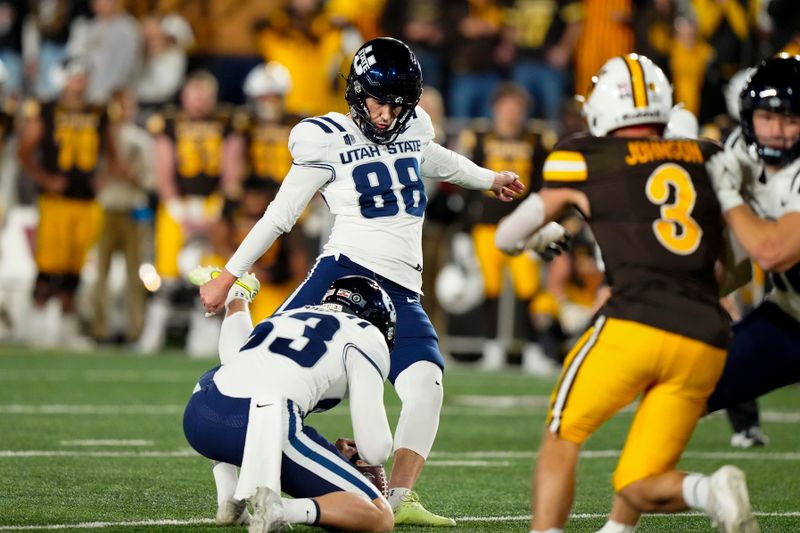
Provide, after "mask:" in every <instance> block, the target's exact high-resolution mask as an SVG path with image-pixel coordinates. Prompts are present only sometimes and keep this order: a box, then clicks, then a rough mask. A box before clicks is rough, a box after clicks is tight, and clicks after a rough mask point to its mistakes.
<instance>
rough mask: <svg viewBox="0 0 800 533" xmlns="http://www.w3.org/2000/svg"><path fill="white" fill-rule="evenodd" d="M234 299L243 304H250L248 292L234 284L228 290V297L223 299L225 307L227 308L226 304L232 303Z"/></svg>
mask: <svg viewBox="0 0 800 533" xmlns="http://www.w3.org/2000/svg"><path fill="white" fill-rule="evenodd" d="M236 298H241V299H242V300H244V301H245V302H247V303H250V300H251V298H250V292H248V291H247V290H245V289H244V288H243V287H240V286H239V285H237V284H236V283H234V284H233V285H231V288H230V289H228V297H227V298H225V307H226V308H227V307H228V304H229V303H231V302H232V301H234V300H235V299H236Z"/></svg>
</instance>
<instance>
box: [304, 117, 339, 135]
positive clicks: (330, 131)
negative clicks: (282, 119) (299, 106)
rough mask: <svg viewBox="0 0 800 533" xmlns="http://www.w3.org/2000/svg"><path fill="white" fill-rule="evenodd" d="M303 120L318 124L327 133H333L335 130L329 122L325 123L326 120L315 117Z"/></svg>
mask: <svg viewBox="0 0 800 533" xmlns="http://www.w3.org/2000/svg"><path fill="white" fill-rule="evenodd" d="M301 122H310V123H312V124H316V125H317V126H319V127H320V128H322V131H324V132H325V133H333V130H332V129H330V128H329V127H328V125H327V124H325V123H324V122H320V121H319V120H317V119H315V118H307V119H305V120H302V121H301Z"/></svg>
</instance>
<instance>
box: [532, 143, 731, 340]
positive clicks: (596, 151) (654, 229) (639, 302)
mask: <svg viewBox="0 0 800 533" xmlns="http://www.w3.org/2000/svg"><path fill="white" fill-rule="evenodd" d="M720 149H721V147H720V146H719V145H717V144H715V143H712V142H709V141H694V140H662V139H644V138H634V139H630V138H617V137H573V138H571V139H567V140H566V141H564V142H562V143H560V144H559V145H558V146H556V149H555V151H554V152H553V153H552V154H550V156H549V157H548V158H547V161H546V162H545V165H544V171H543V176H544V185H545V187H552V188H558V187H568V188H572V189H577V190H580V191H582V192H583V193H584V194H586V196H587V197H588V199H589V204H590V209H591V216H590V217H588V222H589V225H590V226H591V228H592V231H593V233H594V235H595V238H596V240H597V243H598V244H599V246H600V250H601V252H602V254H603V260H604V262H605V265H606V272H607V274H608V277H609V279H610V281H611V287H612V297H611V299H610V300H609V301H608V303H607V304H606V306H605V307H604V309H603V310H602V311H601V312H602V313H603V314H605V315H606V316H610V317H615V318H621V319H625V320H634V321H637V322H640V323H643V324H647V325H650V326H654V327H657V328H660V329H663V330H667V331H671V332H673V333H677V334H680V335H683V336H686V337H690V338H693V339H697V340H700V341H703V342H706V343H708V344H711V345H714V346H718V347H723V348H724V347H726V346H727V343H728V339H729V336H730V331H729V325H728V323H729V320H728V317H727V315H726V314H725V312H724V311H723V310H722V308H721V307H720V306H719V299H718V293H719V291H718V287H717V284H716V281H715V279H714V263H715V261H716V259H717V257H718V256H719V254H720V249H721V246H722V229H723V226H722V224H723V223H722V217H721V214H720V208H719V204H718V203H717V198H716V195H715V194H714V190H713V188H712V186H711V183H710V181H709V178H708V175H707V174H706V170H705V164H704V163H705V161H706V160H707V159H708V158H709V157H711V156H712V155H713V154H714V153H716V152H718V151H719V150H720Z"/></svg>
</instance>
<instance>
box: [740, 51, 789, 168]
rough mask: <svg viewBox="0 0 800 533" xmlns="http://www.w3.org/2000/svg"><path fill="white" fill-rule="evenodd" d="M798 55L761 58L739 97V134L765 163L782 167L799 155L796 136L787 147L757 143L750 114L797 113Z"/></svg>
mask: <svg viewBox="0 0 800 533" xmlns="http://www.w3.org/2000/svg"><path fill="white" fill-rule="evenodd" d="M798 79H800V56H790V55H788V54H781V55H779V56H776V57H772V58H770V59H767V60H766V61H764V62H762V63H761V65H759V66H758V68H757V69H756V70H755V72H753V73H752V75H751V77H750V79H749V80H747V82H746V83H745V86H744V89H742V92H741V95H740V97H739V101H740V109H741V111H740V113H741V126H742V136H743V137H744V140H745V142H746V143H747V145H748V146H749V147H751V148H753V149H755V151H756V153H757V154H758V157H759V158H760V159H761V160H762V161H764V163H766V164H767V165H769V166H775V167H784V166H786V165H788V164H789V163H791V162H792V161H794V160H795V159H797V158H798V157H800V138H797V139H795V141H794V143H793V144H792V145H791V146H789V147H788V148H785V147H781V148H777V147H773V146H767V145H763V144H761V142H760V141H759V139H758V136H757V135H756V131H755V127H754V125H753V114H754V112H755V111H756V110H758V109H762V110H765V111H771V112H773V113H778V114H780V115H793V116H800V84H798V81H797V80H798Z"/></svg>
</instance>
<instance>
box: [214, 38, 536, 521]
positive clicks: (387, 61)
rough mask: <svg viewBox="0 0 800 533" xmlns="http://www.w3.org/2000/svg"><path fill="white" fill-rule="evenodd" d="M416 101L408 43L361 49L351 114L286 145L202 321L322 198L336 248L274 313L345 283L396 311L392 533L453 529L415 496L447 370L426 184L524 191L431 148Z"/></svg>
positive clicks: (324, 119) (502, 176) (350, 85)
mask: <svg viewBox="0 0 800 533" xmlns="http://www.w3.org/2000/svg"><path fill="white" fill-rule="evenodd" d="M421 93H422V72H421V70H420V67H419V63H418V62H417V59H416V57H415V56H414V54H413V53H412V52H411V50H409V48H408V47H407V46H406V45H405V44H403V43H402V42H400V41H398V40H396V39H390V38H386V37H381V38H377V39H373V40H371V41H368V42H366V43H365V44H364V45H363V46H362V47H361V48H360V49H359V50H358V52H357V53H356V55H355V57H354V58H353V64H352V67H351V70H350V75H349V76H348V78H347V92H346V98H347V102H348V104H349V105H350V114H349V115H342V114H340V113H328V114H327V115H324V116H321V117H313V118H309V119H306V120H304V121H302V122H300V123H299V124H298V125H297V126H295V128H294V129H293V130H292V133H291V135H290V137H289V148H290V150H291V152H292V157H293V159H294V163H293V165H292V168H291V170H290V171H289V174H288V175H287V176H286V178H285V179H284V181H283V183H282V185H281V188H280V190H279V191H278V194H277V196H276V198H275V200H274V201H273V202H272V204H270V206H269V208H268V209H267V211H266V213H265V214H264V217H263V218H262V219H261V220H260V221H259V222H258V223H257V224H256V226H255V227H254V228H253V230H252V231H251V232H250V233H249V234H248V236H247V237H246V238H245V240H244V241H243V242H242V244H241V246H239V248H238V250H237V251H236V253H235V254H234V255H233V257H232V258H231V259H230V260H229V261H228V264H227V265H226V266H225V270H223V271H222V273H221V274H220V275H219V276H218V277H217V278H215V279H214V280H213V281H211V282H210V283H208V284H206V285H204V286H203V287H201V288H200V296H201V299H202V301H203V304H204V305H205V308H206V310H207V311H209V312H214V311H216V310H217V309H219V308H220V306H221V305H222V302H223V301H224V299H225V295H226V294H227V291H228V289H229V288H230V286H231V285H232V284H233V283H234V281H235V280H236V277H237V276H240V275H242V274H243V273H244V272H245V271H246V270H247V269H248V268H250V266H251V265H252V264H253V263H254V262H255V261H257V260H258V258H259V257H261V255H262V254H263V253H264V252H265V251H266V250H267V249H268V248H269V247H270V246H271V245H272V243H273V242H274V241H275V239H277V237H278V236H279V235H281V234H282V233H285V232H287V231H289V230H290V229H291V228H292V226H293V225H294V223H295V222H296V221H297V218H298V217H299V216H300V213H301V212H302V210H303V208H304V207H305V206H306V204H307V203H308V201H309V200H310V199H311V197H312V196H313V195H314V193H315V192H316V191H317V190H320V192H321V193H322V195H323V197H324V198H325V201H326V202H327V204H328V206H329V208H330V210H331V213H333V215H334V217H335V219H334V225H333V230H332V233H331V236H330V239H329V240H328V242H327V244H326V245H325V247H324V249H323V251H322V254H321V255H320V257H319V258H318V259H317V262H316V264H315V265H314V266H313V267H312V269H311V272H310V274H309V276H308V278H307V279H306V281H305V282H304V283H303V284H302V285H300V286H299V287H298V288H297V290H296V291H295V292H294V294H292V295H291V296H290V297H289V298H288V299H287V301H286V302H284V304H283V306H282V307H281V308H280V309H279V310H286V309H293V308H296V307H300V306H303V305H307V304H310V303H314V302H318V301H319V299H320V298H321V297H322V295H323V294H324V292H325V290H326V289H327V287H328V286H329V285H330V283H331V282H332V281H333V280H334V279H336V278H338V277H341V276H343V275H347V274H360V275H364V276H367V277H370V278H373V279H376V280H378V281H379V282H380V283H381V284H382V285H383V287H384V289H386V291H387V292H388V293H389V295H390V296H391V297H392V300H393V302H394V305H395V307H396V308H397V315H398V331H399V336H398V338H397V343H396V345H395V347H394V350H393V351H392V368H391V372H390V373H389V380H390V381H391V382H392V384H393V385H394V387H395V390H396V391H397V394H398V396H399V397H400V400H401V401H402V403H403V405H402V410H401V413H400V420H399V421H398V423H397V428H396V432H395V457H394V467H393V468H392V474H391V479H390V481H389V488H390V490H389V502H390V503H391V505H392V508H393V509H394V510H395V523H397V524H417V525H431V526H454V525H455V521H453V520H452V519H450V518H445V517H441V516H437V515H435V514H433V513H431V512H429V511H428V510H426V509H425V508H424V507H423V506H422V505H421V504H420V502H419V500H418V497H417V495H416V493H414V492H413V491H412V489H413V487H414V484H415V482H416V480H417V478H418V477H419V475H420V473H421V472H422V468H423V466H424V463H425V459H426V458H427V456H428V453H429V452H430V450H431V447H432V446H433V441H434V438H435V436H436V431H437V429H438V426H439V412H440V410H441V406H442V395H443V392H442V370H443V368H444V359H443V357H442V355H441V353H440V352H439V346H438V337H437V335H436V332H435V331H434V329H433V326H432V325H431V322H430V319H429V318H428V316H427V315H426V314H425V311H424V310H423V308H422V305H421V304H420V293H421V284H422V245H421V235H422V221H423V216H424V213H425V206H426V204H427V198H426V195H425V188H424V185H423V182H422V177H423V176H424V177H429V178H434V179H440V180H446V181H448V182H451V183H455V184H457V185H461V186H464V187H469V188H473V189H485V190H491V191H492V192H493V193H494V194H495V196H497V197H498V199H500V200H501V201H506V202H508V201H511V200H512V199H513V197H514V196H515V195H516V194H518V193H520V192H522V190H523V189H524V186H523V185H522V183H520V181H519V180H518V179H517V177H516V175H514V174H512V173H509V172H499V173H498V172H494V171H491V170H488V169H485V168H481V167H479V166H477V165H476V164H474V163H472V162H471V161H470V160H468V159H466V158H465V157H463V156H460V155H458V154H456V153H455V152H452V151H450V150H447V149H445V148H443V147H441V146H439V145H438V144H436V143H435V142H433V140H432V139H433V137H434V131H433V126H432V124H431V120H430V117H429V116H428V114H427V113H425V111H423V110H422V109H421V108H419V107H417V102H418V101H419V98H420V95H421Z"/></svg>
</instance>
